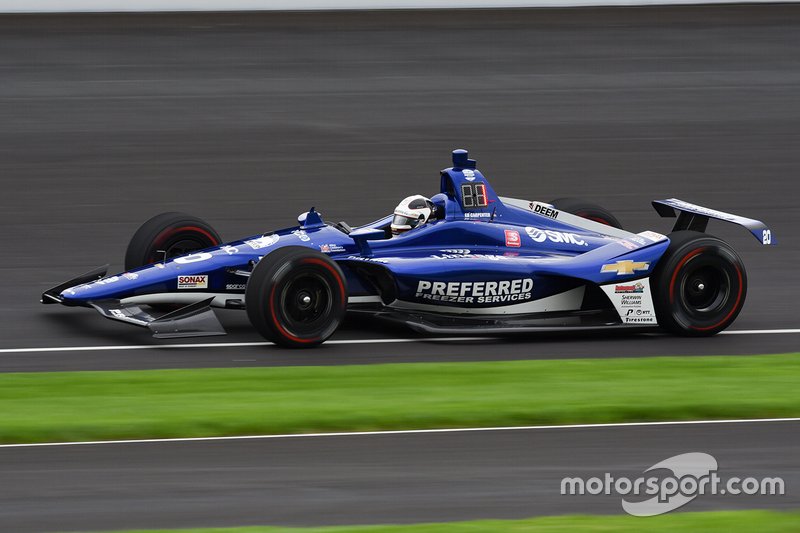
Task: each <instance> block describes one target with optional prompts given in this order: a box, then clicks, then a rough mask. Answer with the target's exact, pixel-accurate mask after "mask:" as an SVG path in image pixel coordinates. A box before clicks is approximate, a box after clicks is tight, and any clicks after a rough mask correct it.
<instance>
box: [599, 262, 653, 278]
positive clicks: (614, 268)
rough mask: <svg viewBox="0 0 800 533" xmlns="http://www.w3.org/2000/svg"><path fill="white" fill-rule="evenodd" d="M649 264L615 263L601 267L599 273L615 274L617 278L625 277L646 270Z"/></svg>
mask: <svg viewBox="0 0 800 533" xmlns="http://www.w3.org/2000/svg"><path fill="white" fill-rule="evenodd" d="M648 268H650V263H647V262H645V261H617V262H616V263H614V264H613V265H603V268H601V269H600V272H616V273H617V276H627V275H629V274H633V273H634V272H636V271H637V270H647V269H648Z"/></svg>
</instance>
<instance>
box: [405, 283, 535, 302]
mask: <svg viewBox="0 0 800 533" xmlns="http://www.w3.org/2000/svg"><path fill="white" fill-rule="evenodd" d="M532 291H533V279H531V278H524V279H513V280H505V281H451V282H444V281H427V280H420V281H419V283H418V284H417V291H416V294H415V295H414V296H415V297H416V298H419V299H421V300H430V301H435V302H446V303H465V304H492V303H511V302H522V301H525V300H530V299H531V297H532V296H533V294H532Z"/></svg>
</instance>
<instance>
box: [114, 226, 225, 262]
mask: <svg viewBox="0 0 800 533" xmlns="http://www.w3.org/2000/svg"><path fill="white" fill-rule="evenodd" d="M221 243H222V238H221V237H220V236H219V234H218V233H217V232H216V230H214V228H213V227H211V225H210V224H208V223H207V222H205V221H204V220H202V219H200V218H197V217H194V216H192V215H187V214H185V213H162V214H160V215H156V216H154V217H153V218H151V219H150V220H148V221H147V222H145V223H144V224H142V225H141V226H140V227H139V229H138V230H137V231H136V233H135V234H134V235H133V238H131V241H130V243H129V244H128V249H127V250H126V252H125V270H133V269H135V268H139V267H142V266H145V265H149V264H152V263H157V262H159V261H161V260H162V259H164V257H163V255H162V254H160V253H159V250H164V251H166V252H167V256H166V259H171V258H172V257H176V256H179V255H184V254H189V253H192V252H196V251H198V250H203V249H205V248H211V247H214V246H218V245H220V244H221Z"/></svg>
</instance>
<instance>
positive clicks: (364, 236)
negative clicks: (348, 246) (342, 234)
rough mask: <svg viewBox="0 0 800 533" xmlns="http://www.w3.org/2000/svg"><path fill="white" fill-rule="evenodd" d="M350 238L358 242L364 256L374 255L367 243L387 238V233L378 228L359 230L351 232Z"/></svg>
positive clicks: (357, 244)
mask: <svg viewBox="0 0 800 533" xmlns="http://www.w3.org/2000/svg"><path fill="white" fill-rule="evenodd" d="M350 238H351V239H353V240H354V241H355V242H356V246H358V250H359V251H360V252H361V254H362V255H372V250H371V249H370V247H369V244H368V243H367V241H378V240H381V239H385V238H386V232H385V231H383V230H382V229H376V228H359V229H357V230H353V231H351V232H350Z"/></svg>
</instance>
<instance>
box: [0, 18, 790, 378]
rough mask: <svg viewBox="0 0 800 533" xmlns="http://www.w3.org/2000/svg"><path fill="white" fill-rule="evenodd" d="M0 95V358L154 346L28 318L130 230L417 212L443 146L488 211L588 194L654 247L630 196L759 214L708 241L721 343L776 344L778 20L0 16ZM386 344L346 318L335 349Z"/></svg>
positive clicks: (85, 326) (452, 352)
mask: <svg viewBox="0 0 800 533" xmlns="http://www.w3.org/2000/svg"><path fill="white" fill-rule="evenodd" d="M0 76H2V83H0V116H2V117H3V120H2V121H0V180H2V193H0V202H1V205H2V209H0V225H2V228H3V232H2V235H0V243H2V246H0V254H2V261H0V271H1V272H2V276H0V291H1V294H2V303H0V332H1V333H2V335H1V336H0V348H25V347H52V346H87V345H109V344H112V345H116V344H148V343H152V344H158V343H159V341H155V340H153V339H151V338H150V337H149V335H148V334H147V332H146V331H143V330H139V329H137V328H130V327H128V326H126V325H124V324H118V323H112V322H109V321H106V320H104V319H102V318H101V317H100V316H98V315H97V314H96V313H94V312H93V311H91V310H84V309H66V308H60V307H57V306H48V307H44V306H41V305H39V304H38V298H39V295H40V293H41V292H42V290H43V289H45V288H47V287H49V286H52V285H54V284H57V283H59V282H61V281H63V280H66V279H68V278H70V277H72V276H74V275H76V274H79V273H81V272H84V271H86V270H88V269H90V268H92V267H94V266H97V265H101V264H104V263H106V262H110V263H112V271H117V270H120V269H121V268H122V266H121V262H122V257H123V254H124V250H125V247H126V245H127V241H128V239H129V237H130V235H132V233H133V232H134V231H135V229H136V228H137V227H138V225H139V224H140V223H141V222H142V221H144V220H145V219H147V218H149V217H150V216H152V215H154V214H156V213H159V212H163V211H169V210H181V211H186V212H190V213H193V214H197V215H200V216H203V217H204V218H206V219H208V220H209V221H210V222H211V223H212V224H213V225H215V226H216V227H217V228H218V229H219V230H220V232H221V233H222V235H223V236H224V237H228V238H236V237H240V236H243V235H250V234H253V233H256V232H260V231H264V230H268V229H272V228H276V227H285V226H288V225H291V224H292V221H293V220H294V219H295V217H296V215H297V214H298V213H300V212H302V211H305V210H307V209H308V208H309V207H311V206H312V205H314V206H316V207H317V208H318V209H319V210H320V211H321V212H322V213H323V214H324V215H325V217H326V218H327V219H329V220H341V219H344V220H347V221H349V222H350V223H351V224H358V223H364V222H367V221H369V220H372V219H375V218H377V217H379V216H381V215H383V214H385V213H387V212H389V211H391V210H392V209H393V207H394V206H395V204H396V203H397V202H398V201H399V200H400V199H401V198H403V197H404V196H406V195H408V194H410V193H417V192H419V193H427V194H432V193H435V192H436V188H437V186H438V170H439V169H440V168H442V167H445V166H448V164H449V153H450V150H451V149H453V148H456V147H465V148H468V149H469V150H470V151H471V154H472V156H473V157H475V158H477V160H478V162H479V166H480V168H481V169H482V170H483V171H484V172H485V174H486V175H487V176H488V177H489V179H491V180H492V183H493V184H494V186H495V188H496V189H497V190H498V191H499V192H500V193H501V194H505V195H509V196H517V197H522V198H529V199H541V200H550V199H553V198H556V197H560V196H582V197H586V198H590V199H592V200H595V201H598V202H599V203H601V204H604V205H606V206H607V207H609V208H610V209H612V210H613V211H614V212H615V213H617V215H618V216H619V218H620V219H621V221H622V222H623V224H624V225H625V226H626V227H628V228H630V229H633V230H637V231H638V230H644V229H654V230H657V231H661V232H668V231H669V229H670V226H671V222H670V221H668V220H662V219H659V218H657V216H656V214H655V212H654V211H653V210H652V209H651V207H650V205H649V202H650V200H652V199H654V198H659V197H671V196H677V197H680V198H683V199H685V200H688V201H693V202H696V203H700V204H704V205H709V206H712V207H715V208H718V209H722V210H727V211H731V212H735V213H741V214H744V215H747V216H751V217H754V218H759V219H763V220H765V221H767V222H768V223H769V224H770V225H771V226H772V228H773V232H774V235H775V237H776V238H777V239H778V240H779V241H780V246H778V247H774V248H769V249H768V248H762V247H761V246H759V245H758V244H757V243H756V241H755V240H753V239H752V238H751V237H749V236H748V234H747V233H746V232H745V231H744V230H742V229H741V228H737V227H729V226H727V225H725V224H723V223H713V222H712V226H711V228H710V229H711V231H713V232H714V233H715V234H718V235H720V236H721V237H723V238H725V239H727V240H729V241H730V242H731V243H732V244H733V245H734V246H735V247H736V248H737V249H738V250H739V251H740V253H741V255H742V256H743V258H744V261H745V264H746V265H747V266H748V275H749V282H750V290H749V294H748V300H747V303H746V305H745V308H744V310H743V312H742V314H741V316H740V318H739V319H738V321H737V322H736V323H735V325H734V327H735V328H736V329H773V328H798V327H800V311H798V309H797V306H796V301H797V298H798V296H800V294H798V292H799V291H798V284H797V282H796V271H797V265H798V263H800V252H798V250H799V249H800V248H799V247H798V244H799V243H800V236H798V228H799V227H800V224H799V223H798V215H800V208H798V197H799V196H800V195H798V192H799V191H800V186H798V179H797V174H798V169H800V150H798V149H797V147H798V146H799V145H800V142H798V141H800V98H799V97H798V94H800V9H798V8H797V7H794V6H757V7H752V6H738V7H687V8H679V9H662V8H651V9H605V10H593V9H586V10H538V11H537V10H528V11H499V12H498V11H463V12H447V11H443V12H425V13H414V12H410V13H403V12H380V13H338V14H337V13H328V14H313V13H307V14H276V13H270V14H257V15H255V14H238V15H223V14H207V15H175V16H168V15H161V16H58V17H56V16H54V17H36V16H19V17H4V18H0ZM222 315H223V317H222V320H223V323H224V325H225V326H226V328H227V329H228V331H229V333H230V334H229V336H228V337H227V338H224V339H219V340H221V341H222V340H224V341H229V342H231V341H232V342H246V341H256V340H260V339H259V337H258V335H257V334H256V333H254V332H253V331H252V329H251V328H250V326H249V324H248V322H247V319H246V316H245V315H244V314H242V313H235V312H226V313H222ZM406 336H410V334H409V333H408V332H406V331H404V330H402V329H399V330H398V329H393V328H386V327H384V326H381V325H376V324H361V323H359V324H350V325H349V326H347V327H345V328H344V329H343V330H342V331H340V332H339V333H337V335H336V336H335V338H336V339H349V338H355V339H364V338H381V337H406ZM211 340H216V339H211ZM799 341H800V336H798V335H796V334H795V335H754V336H730V337H718V338H714V339H701V340H697V339H675V338H671V337H659V336H651V337H634V338H629V337H624V336H623V337H619V336H612V337H610V338H606V337H605V336H597V335H594V336H589V337H585V336H575V335H566V336H561V337H557V338H553V337H544V338H534V339H529V338H525V339H519V338H516V339H511V340H505V341H498V342H477V341H475V342H460V343H453V344H446V343H432V342H422V343H416V344H397V345H380V346H376V345H339V346H328V347H323V348H321V349H319V350H315V351H311V352H304V353H302V354H301V353H297V352H287V351H285V350H278V349H276V348H270V347H257V348H241V349H213V348H211V349H204V350H172V351H166V350H161V351H151V352H142V351H130V352H126V351H120V352H102V353H84V352H69V353H38V354H2V355H0V370H3V371H9V370H71V369H110V368H120V369H126V368H153V367H156V368H158V367H185V366H231V365H247V366H252V365H262V364H263V365H270V364H321V363H322V364H339V363H369V362H392V361H396V362H402V361H428V360H445V361H450V360H454V361H455V360H475V359H514V358H558V357H607V356H644V355H674V354H752V353H766V352H787V351H795V350H797V348H798V342H799ZM203 342H205V339H204V340H203Z"/></svg>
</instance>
